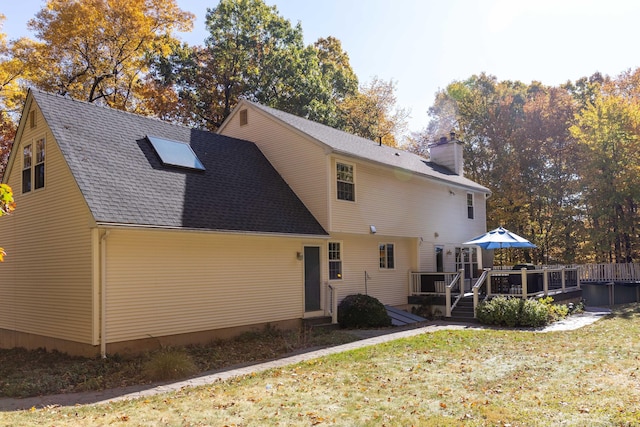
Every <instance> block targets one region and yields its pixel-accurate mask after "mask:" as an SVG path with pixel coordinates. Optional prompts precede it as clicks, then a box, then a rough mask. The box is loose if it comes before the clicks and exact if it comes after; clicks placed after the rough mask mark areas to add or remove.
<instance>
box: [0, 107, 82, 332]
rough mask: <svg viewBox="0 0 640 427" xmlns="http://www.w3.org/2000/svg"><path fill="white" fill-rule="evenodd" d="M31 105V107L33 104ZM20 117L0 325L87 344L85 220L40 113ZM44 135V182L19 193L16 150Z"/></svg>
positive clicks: (3, 232)
mask: <svg viewBox="0 0 640 427" xmlns="http://www.w3.org/2000/svg"><path fill="white" fill-rule="evenodd" d="M33 105H35V104H33ZM35 117H36V123H37V126H36V127H35V128H31V127H30V125H29V122H28V121H27V123H26V126H25V127H24V133H23V134H22V138H21V139H20V141H17V142H16V144H17V145H16V146H15V147H14V150H16V152H15V153H14V154H15V155H17V157H16V159H15V161H14V162H13V166H12V169H11V170H10V171H7V173H8V176H7V177H6V178H7V183H8V184H9V185H10V186H11V187H12V188H13V191H14V196H15V200H16V204H17V207H16V211H15V212H14V213H13V214H12V215H10V216H8V217H3V218H0V236H2V241H1V242H0V244H1V245H2V246H3V247H4V248H5V250H6V251H7V257H6V258H5V262H4V263H1V264H0V276H1V277H2V280H1V281H0V328H3V329H9V330H16V331H20V332H25V333H31V334H37V335H45V336H50V337H55V338H63V339H66V340H71V341H76V342H81V343H92V342H93V341H94V337H93V336H92V331H93V329H92V326H93V325H92V319H93V317H92V274H91V232H90V224H91V221H92V218H91V215H90V213H89V210H88V208H87V206H86V203H85V202H84V199H83V198H82V196H81V194H80V191H79V190H78V187H77V185H76V183H75V181H74V180H73V178H72V176H71V173H70V171H69V169H68V167H67V165H66V163H65V162H64V160H63V157H62V155H61V153H60V151H59V148H58V146H57V144H56V143H55V141H54V139H53V136H52V134H51V133H50V132H49V130H48V129H47V128H46V124H45V123H44V121H43V119H42V115H41V114H40V112H39V111H36V113H35ZM43 136H44V137H45V138H46V155H45V186H44V188H41V189H38V190H32V191H31V192H30V193H26V194H22V148H23V147H24V145H25V144H30V143H31V144H34V143H35V140H36V139H37V138H41V137H43Z"/></svg>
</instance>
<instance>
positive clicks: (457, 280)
mask: <svg viewBox="0 0 640 427" xmlns="http://www.w3.org/2000/svg"><path fill="white" fill-rule="evenodd" d="M456 283H457V284H458V289H460V293H459V295H458V297H457V298H456V300H455V301H454V302H453V304H452V303H451V290H452V289H453V288H454V286H455V285H456ZM444 291H445V301H446V303H445V304H446V307H445V316H446V317H451V311H452V310H453V309H454V308H456V305H458V302H459V301H460V300H461V299H462V297H463V296H464V268H461V269H460V270H458V274H456V275H455V276H454V278H453V280H452V281H451V283H449V284H448V285H447V286H446V287H445V288H444Z"/></svg>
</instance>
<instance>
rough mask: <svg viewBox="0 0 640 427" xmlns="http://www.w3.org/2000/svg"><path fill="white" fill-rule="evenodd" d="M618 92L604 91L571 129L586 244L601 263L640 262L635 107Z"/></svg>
mask: <svg viewBox="0 0 640 427" xmlns="http://www.w3.org/2000/svg"><path fill="white" fill-rule="evenodd" d="M617 91H618V90H617V88H616V87H615V86H611V85H608V86H607V87H603V89H602V90H601V92H600V93H598V94H597V95H596V96H595V99H594V100H593V101H592V102H589V103H588V104H587V105H586V107H585V108H583V109H582V110H581V111H580V113H579V115H578V117H577V122H576V124H575V125H574V126H572V127H571V134H572V135H573V136H574V138H576V140H577V141H578V143H579V147H580V154H581V164H580V166H581V167H580V172H581V174H580V175H581V178H582V180H583V184H584V190H583V191H584V203H585V209H586V211H587V212H588V218H589V222H590V224H589V225H590V227H589V231H590V242H591V246H592V250H593V252H594V253H595V260H596V261H600V262H632V261H634V260H638V258H640V242H639V241H638V231H637V224H638V221H639V220H640V217H639V215H638V200H639V199H640V166H639V165H640V141H639V135H640V103H639V102H638V99H637V97H634V96H624V95H620V94H617V93H616V92H617ZM636 91H637V88H636ZM624 92H625V93H626V94H627V95H631V93H630V91H629V89H628V88H627V90H625V91H624Z"/></svg>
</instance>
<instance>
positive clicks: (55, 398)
mask: <svg viewBox="0 0 640 427" xmlns="http://www.w3.org/2000/svg"><path fill="white" fill-rule="evenodd" d="M609 313H611V311H610V310H608V309H602V308H587V309H585V311H584V313H581V314H576V315H573V316H570V317H568V318H567V319H564V320H562V321H559V322H556V323H554V324H553V325H550V326H548V327H546V328H542V329H537V330H534V331H536V332H551V331H563V330H574V329H578V328H581V327H583V326H586V325H589V324H591V323H594V322H595V321H597V320H598V319H600V318H602V317H603V316H606V315H608V314H609ZM483 328H484V327H483V326H481V325H478V324H462V323H448V322H445V321H436V322H431V323H430V324H428V325H426V326H418V327H405V328H394V329H391V330H389V329H385V330H366V331H353V333H354V334H356V335H357V336H358V337H359V338H361V339H360V340H359V341H354V342H351V343H348V344H343V345H339V346H335V347H328V348H323V349H320V350H313V351H308V352H303V353H299V354H295V355H292V356H288V357H284V358H281V359H276V360H272V361H269V362H264V363H258V364H251V365H245V366H241V367H232V368H227V369H223V370H219V371H214V372H209V373H205V374H204V375H202V376H199V377H196V378H191V379H188V380H185V381H179V382H176V383H171V384H164V385H158V386H149V385H143V386H131V387H124V388H117V389H111V390H102V391H95V392H83V393H68V394H55V395H49V396H38V397H29V398H24V399H13V398H2V399H0V411H16V410H22V409H29V408H32V407H35V408H43V407H47V406H75V405H87V404H104V403H109V402H116V401H119V400H127V399H137V398H141V397H147V396H153V395H156V394H161V393H168V392H171V391H177V390H180V389H182V388H185V387H197V386H201V385H206V384H211V383H214V382H216V381H218V380H226V379H229V378H235V377H239V376H242V375H248V374H252V373H258V372H263V371H266V370H269V369H273V368H280V367H284V366H287V365H292V364H296V363H300V362H304V361H307V360H312V359H317V358H319V357H322V356H327V355H330V354H335V353H340V352H343V351H348V350H352V349H356V348H362V347H368V346H372V345H376V344H381V343H384V342H388V341H393V340H396V339H400V338H406V337H412V336H416V335H420V334H425V333H430V332H435V331H439V330H462V329H483Z"/></svg>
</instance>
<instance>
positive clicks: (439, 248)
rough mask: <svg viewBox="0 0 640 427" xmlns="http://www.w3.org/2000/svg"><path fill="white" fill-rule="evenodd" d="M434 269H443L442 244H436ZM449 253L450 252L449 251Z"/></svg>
mask: <svg viewBox="0 0 640 427" xmlns="http://www.w3.org/2000/svg"><path fill="white" fill-rule="evenodd" d="M435 250H436V271H438V272H440V271H444V246H436V247H435ZM449 253H451V252H449Z"/></svg>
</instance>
